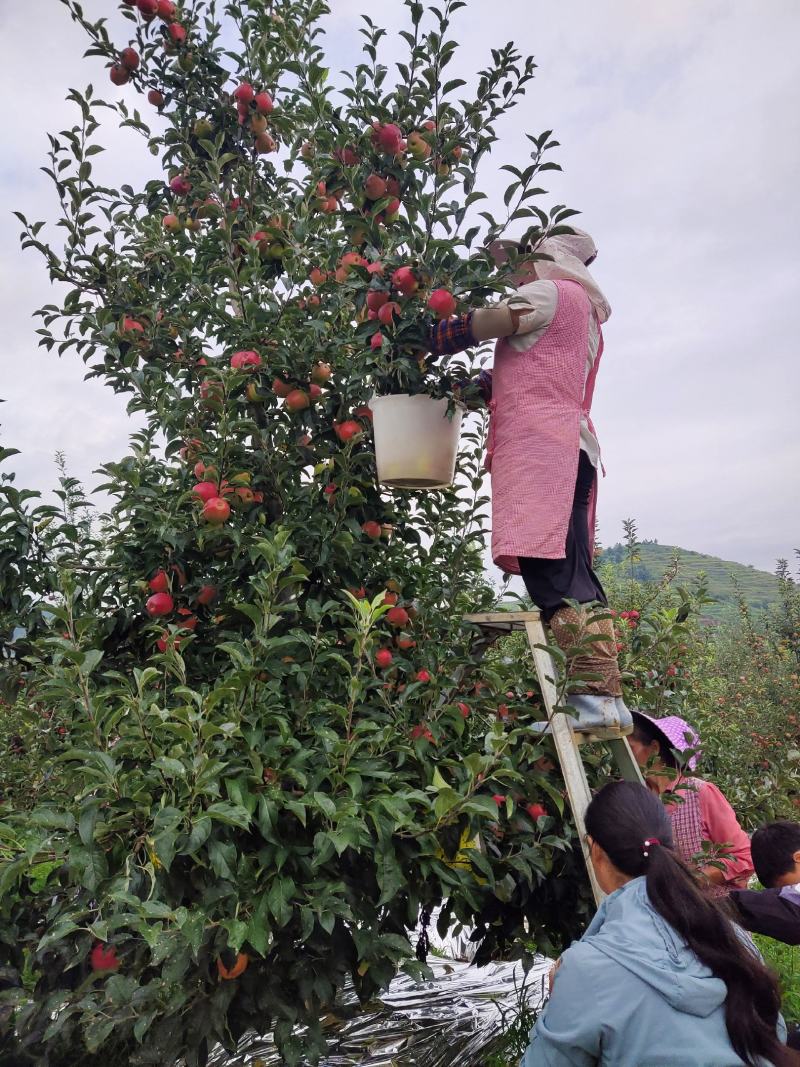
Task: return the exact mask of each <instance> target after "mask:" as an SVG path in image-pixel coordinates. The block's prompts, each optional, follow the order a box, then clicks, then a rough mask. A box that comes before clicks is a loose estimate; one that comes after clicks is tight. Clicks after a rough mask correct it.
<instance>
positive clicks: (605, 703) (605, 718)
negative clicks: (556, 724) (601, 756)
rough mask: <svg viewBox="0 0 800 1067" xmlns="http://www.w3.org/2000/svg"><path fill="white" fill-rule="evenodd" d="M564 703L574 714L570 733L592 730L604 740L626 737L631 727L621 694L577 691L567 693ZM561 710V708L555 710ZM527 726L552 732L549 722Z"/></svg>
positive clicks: (590, 732)
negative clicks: (608, 694) (602, 694)
mask: <svg viewBox="0 0 800 1067" xmlns="http://www.w3.org/2000/svg"><path fill="white" fill-rule="evenodd" d="M567 707H571V708H573V709H574V710H575V711H576V712H577V713H578V716H577V718H573V717H572V716H570V719H569V724H570V727H571V728H572V731H573V733H576V734H594V735H596V736H597V737H598V738H601V739H604V740H607V739H609V738H614V737H625V736H626V735H627V734H629V733H630V732H631V731H632V730H633V716H632V715H631V713H630V712H629V711H628V709H627V707H626V706H625V701H624V700H623V699H622V697H612V696H601V695H599V694H596V693H576V694H573V695H572V696H568V697H567ZM557 714H563V712H557ZM530 729H531V731H532V732H533V733H535V734H549V733H551V729H550V723H549V722H535V723H532V724H531V726H530Z"/></svg>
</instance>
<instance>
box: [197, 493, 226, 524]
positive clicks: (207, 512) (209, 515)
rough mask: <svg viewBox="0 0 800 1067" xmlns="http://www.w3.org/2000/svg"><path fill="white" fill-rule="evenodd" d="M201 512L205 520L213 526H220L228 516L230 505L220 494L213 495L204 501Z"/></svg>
mask: <svg viewBox="0 0 800 1067" xmlns="http://www.w3.org/2000/svg"><path fill="white" fill-rule="evenodd" d="M201 514H202V516H203V518H204V519H205V520H206V522H210V523H211V524H212V525H213V526H221V525H222V523H223V522H227V521H228V519H229V518H230V514H231V506H230V504H229V503H228V501H227V500H223V499H222V497H221V496H213V497H211V499H210V500H207V501H206V502H205V504H204V505H203V510H202V512H201Z"/></svg>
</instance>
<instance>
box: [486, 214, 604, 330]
mask: <svg viewBox="0 0 800 1067" xmlns="http://www.w3.org/2000/svg"><path fill="white" fill-rule="evenodd" d="M573 230H574V233H563V234H559V235H558V236H557V237H547V238H546V239H545V240H544V241H541V242H540V243H539V244H538V245H534V246H532V247H529V246H524V247H520V245H519V244H518V242H516V241H493V242H492V244H490V245H489V251H490V252H491V254H492V255H493V256H494V258H495V261H496V262H497V263H498V264H501V263H505V262H506V260H507V259H508V254H509V252H510V251H517V252H519V253H520V254H521V255H524V253H525V252H527V251H530V252H536V253H537V254H538V253H542V254H543V255H546V256H551V257H552V258H551V259H537V260H536V262H535V263H534V265H533V266H534V269H535V271H536V277H537V278H540V279H542V280H543V281H557V280H558V279H561V280H563V281H568V282H578V283H579V284H580V285H582V286H583V288H584V289H585V290H586V295H587V296H588V297H589V299H590V300H591V302H592V305H593V307H594V310H595V312H596V313H597V317H598V319H599V320H600V322H605V321H606V319H607V318H608V317H609V315H610V314H611V305H610V304H609V302H608V301H607V300H606V298H605V296H604V295H603V292H602V290H601V289H600V286H599V285H598V284H597V282H596V281H595V280H594V278H593V277H592V275H591V274H590V273H589V270H588V268H587V263H591V262H592V260H593V259H594V257H595V256H596V255H597V245H596V244H595V243H594V241H593V240H592V238H591V237H590V236H589V234H588V233H585V232H584V231H583V230H578V229H575V228H574V227H573Z"/></svg>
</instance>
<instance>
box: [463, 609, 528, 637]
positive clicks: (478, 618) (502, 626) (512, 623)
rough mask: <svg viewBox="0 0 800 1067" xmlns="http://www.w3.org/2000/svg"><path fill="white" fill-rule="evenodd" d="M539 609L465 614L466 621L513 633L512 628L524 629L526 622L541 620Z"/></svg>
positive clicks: (483, 627)
mask: <svg viewBox="0 0 800 1067" xmlns="http://www.w3.org/2000/svg"><path fill="white" fill-rule="evenodd" d="M539 620H540V615H539V612H538V611H486V612H481V613H479V614H477V615H465V616H464V622H469V623H472V625H473V626H480V627H481V629H483V630H497V631H499V632H500V633H511V631H512V630H524V629H525V626H526V624H528V623H532V622H539Z"/></svg>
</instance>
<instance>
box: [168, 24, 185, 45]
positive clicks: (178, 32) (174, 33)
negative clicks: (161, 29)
mask: <svg viewBox="0 0 800 1067" xmlns="http://www.w3.org/2000/svg"><path fill="white" fill-rule="evenodd" d="M167 34H168V36H169V38H170V40H171V41H172V43H173V44H183V42H184V41H185V40H186V27H185V26H181V24H180V22H171V23H170V24H169V26H167Z"/></svg>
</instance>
